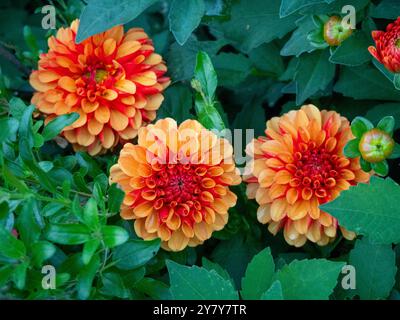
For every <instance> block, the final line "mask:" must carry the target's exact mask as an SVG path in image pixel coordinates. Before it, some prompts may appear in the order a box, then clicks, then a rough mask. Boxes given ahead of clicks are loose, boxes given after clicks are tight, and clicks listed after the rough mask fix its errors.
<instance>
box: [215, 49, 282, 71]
mask: <svg viewBox="0 0 400 320" xmlns="http://www.w3.org/2000/svg"><path fill="white" fill-rule="evenodd" d="M218 56H220V55H218ZM218 56H217V57H218ZM249 58H250V60H251V62H252V63H253V64H254V66H255V67H256V68H257V69H258V70H259V71H262V72H265V73H272V74H273V75H275V76H280V75H281V74H282V73H283V71H284V70H285V66H284V64H283V60H282V57H281V56H280V54H279V47H278V46H277V45H276V44H275V43H273V42H271V43H264V44H262V45H261V46H259V47H258V48H256V49H254V50H251V51H250V53H249ZM249 68H250V67H249ZM217 72H218V65H217ZM219 78H220V79H221V77H219Z"/></svg>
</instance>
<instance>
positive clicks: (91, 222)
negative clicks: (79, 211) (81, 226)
mask: <svg viewBox="0 0 400 320" xmlns="http://www.w3.org/2000/svg"><path fill="white" fill-rule="evenodd" d="M83 222H84V223H85V225H86V226H88V227H89V228H90V229H91V230H96V229H97V228H98V227H99V212H98V210H97V203H96V200H94V199H93V198H90V199H89V200H88V202H86V205H85V208H84V209H83Z"/></svg>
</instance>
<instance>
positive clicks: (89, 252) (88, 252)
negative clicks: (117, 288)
mask: <svg viewBox="0 0 400 320" xmlns="http://www.w3.org/2000/svg"><path fill="white" fill-rule="evenodd" d="M100 243H101V242H100V240H99V239H91V240H89V241H86V242H85V244H84V245H83V251H82V262H83V263H84V264H88V263H89V262H90V260H92V257H93V255H94V254H95V252H96V250H97V249H98V248H99V246H100Z"/></svg>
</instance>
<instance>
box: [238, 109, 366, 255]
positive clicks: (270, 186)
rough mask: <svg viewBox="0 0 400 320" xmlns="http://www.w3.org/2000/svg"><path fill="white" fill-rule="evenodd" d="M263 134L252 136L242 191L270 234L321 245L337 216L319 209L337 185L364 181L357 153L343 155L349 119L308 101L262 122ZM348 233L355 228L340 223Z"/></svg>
mask: <svg viewBox="0 0 400 320" xmlns="http://www.w3.org/2000/svg"><path fill="white" fill-rule="evenodd" d="M265 134H266V137H259V138H258V139H255V140H253V142H252V143H250V144H249V145H248V146H247V148H246V152H247V154H249V155H250V156H251V157H252V158H253V159H252V161H250V162H249V164H248V166H247V167H246V170H245V181H246V182H247V183H248V186H247V195H248V197H249V198H250V199H254V198H255V199H256V201H257V203H258V204H259V208H258V211H257V218H258V220H259V221H260V222H261V223H263V224H266V223H268V224H269V226H268V230H269V231H270V232H271V233H272V234H274V235H275V234H277V233H278V231H279V230H281V229H283V234H284V237H285V240H286V242H287V243H289V244H290V245H294V246H296V247H300V246H302V245H304V243H305V242H306V241H307V239H308V240H310V241H312V242H315V243H317V244H319V245H326V244H328V243H329V242H330V241H332V240H333V239H334V238H335V237H336V231H337V228H338V221H337V220H336V219H335V218H334V217H332V216H331V215H329V214H328V213H326V212H324V211H322V210H320V209H319V207H318V206H319V205H320V204H323V203H325V202H328V201H331V200H333V199H335V198H336V197H337V196H338V195H339V194H340V192H341V191H342V190H346V189H348V188H349V187H350V186H351V185H355V184H357V183H358V182H367V181H369V174H367V173H365V172H364V171H362V170H361V168H360V164H359V158H357V159H348V158H346V157H344V156H343V147H344V146H345V145H346V143H347V141H349V140H350V139H351V138H352V133H351V129H350V125H349V122H348V121H347V119H345V118H343V117H341V116H340V115H339V114H338V113H336V112H334V111H326V110H323V111H319V110H318V109H317V107H315V106H313V105H305V106H303V107H301V109H300V110H297V111H290V112H289V113H287V114H284V115H283V116H281V117H274V118H272V119H271V120H269V121H268V122H267V128H266V130H265ZM340 229H341V231H342V234H343V236H344V237H345V238H347V239H353V238H354V237H355V234H354V233H353V232H350V231H347V230H345V229H344V228H343V227H340Z"/></svg>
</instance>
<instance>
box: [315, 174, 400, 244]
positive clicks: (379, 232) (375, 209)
mask: <svg viewBox="0 0 400 320" xmlns="http://www.w3.org/2000/svg"><path fill="white" fill-rule="evenodd" d="M399 197H400V187H399V185H398V184H397V183H396V182H394V181H393V180H392V179H391V178H386V179H382V178H378V177H375V176H372V177H371V181H370V183H369V184H364V183H360V184H358V185H356V186H352V187H350V189H349V190H345V191H342V193H341V194H340V197H338V198H336V199H335V200H333V201H331V202H328V203H326V204H323V205H321V206H320V208H321V209H322V210H323V211H325V212H328V213H329V214H331V215H333V216H334V217H335V218H337V219H338V221H339V225H341V226H344V227H345V228H346V229H347V230H351V231H354V232H356V233H357V234H361V235H366V236H368V237H369V239H370V240H371V241H373V242H375V243H380V244H390V243H392V242H394V243H399V242H400V207H399V206H398V203H397V201H396V199H399ZM366 199H368V201H366ZM372 222H373V223H372Z"/></svg>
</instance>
